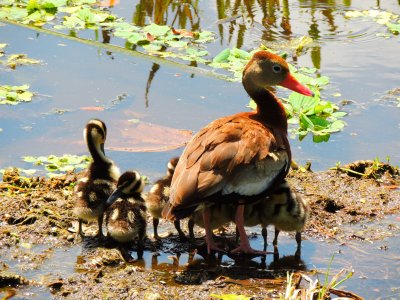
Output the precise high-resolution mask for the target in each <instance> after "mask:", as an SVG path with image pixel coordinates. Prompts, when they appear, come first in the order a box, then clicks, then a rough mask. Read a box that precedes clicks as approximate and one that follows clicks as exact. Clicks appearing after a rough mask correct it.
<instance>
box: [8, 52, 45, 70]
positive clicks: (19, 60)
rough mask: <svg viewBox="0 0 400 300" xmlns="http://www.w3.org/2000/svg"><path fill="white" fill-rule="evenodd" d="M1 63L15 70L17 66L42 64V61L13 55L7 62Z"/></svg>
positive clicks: (22, 55) (24, 55)
mask: <svg viewBox="0 0 400 300" xmlns="http://www.w3.org/2000/svg"><path fill="white" fill-rule="evenodd" d="M0 63H1V64H3V65H6V66H7V67H9V68H11V69H14V70H15V69H16V67H17V66H22V65H34V64H40V63H41V61H40V60H37V59H33V58H28V56H27V55H26V54H12V55H9V56H8V58H7V60H6V61H0Z"/></svg>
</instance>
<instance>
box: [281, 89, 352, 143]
mask: <svg viewBox="0 0 400 300" xmlns="http://www.w3.org/2000/svg"><path fill="white" fill-rule="evenodd" d="M311 89H312V90H313V92H314V94H315V96H314V97H306V96H303V95H301V94H299V93H291V94H290V95H289V97H288V98H287V99H283V100H284V101H285V102H284V106H285V110H286V113H287V116H288V122H289V124H297V125H298V127H297V128H295V129H291V132H292V133H293V134H295V135H298V136H299V139H300V140H303V139H304V138H305V137H306V136H307V135H308V133H312V135H313V141H314V142H316V143H320V142H327V141H328V140H329V138H330V134H331V133H334V132H338V131H341V130H342V129H343V127H344V126H345V122H344V121H342V120H340V118H342V117H344V116H345V115H346V114H347V113H345V112H341V111H338V110H339V107H338V106H336V105H335V104H333V103H331V102H329V101H324V100H321V95H320V91H319V89H318V88H316V87H312V88H311Z"/></svg>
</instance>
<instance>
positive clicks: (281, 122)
mask: <svg viewBox="0 0 400 300" xmlns="http://www.w3.org/2000/svg"><path fill="white" fill-rule="evenodd" d="M243 85H244V87H245V89H246V91H247V93H248V94H249V96H250V97H251V98H252V99H253V100H254V102H256V103H257V112H256V115H257V117H258V118H259V119H260V120H262V121H263V122H264V123H266V124H268V125H271V126H273V127H277V128H282V129H284V130H285V131H287V128H288V124H287V118H286V112H285V108H284V107H283V104H282V102H281V101H280V100H279V99H278V98H276V97H275V95H274V94H273V93H272V92H271V91H269V90H267V89H264V88H262V89H254V88H247V87H246V84H245V83H243Z"/></svg>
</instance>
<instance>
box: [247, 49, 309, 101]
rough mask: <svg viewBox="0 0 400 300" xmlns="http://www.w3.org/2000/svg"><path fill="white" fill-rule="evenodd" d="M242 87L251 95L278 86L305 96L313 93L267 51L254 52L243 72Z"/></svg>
mask: <svg viewBox="0 0 400 300" xmlns="http://www.w3.org/2000/svg"><path fill="white" fill-rule="evenodd" d="M243 85H244V88H245V89H246V91H247V92H248V93H249V94H250V95H252V92H254V91H257V90H263V89H267V88H268V87H270V86H274V85H280V86H283V87H286V88H288V89H290V90H292V91H295V92H297V93H300V94H303V95H305V96H313V95H314V94H313V92H312V91H311V90H310V89H309V88H307V87H306V86H304V85H302V84H301V83H300V82H298V81H297V79H296V78H294V76H293V75H292V74H290V71H289V65H288V64H287V62H286V61H285V60H284V59H283V58H282V57H280V56H279V55H276V54H273V53H271V52H268V51H264V50H262V51H258V52H256V53H255V54H254V55H253V57H252V58H251V59H250V61H249V62H248V63H247V65H246V66H245V68H244V70H243Z"/></svg>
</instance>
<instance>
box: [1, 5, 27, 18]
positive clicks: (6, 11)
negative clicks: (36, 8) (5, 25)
mask: <svg viewBox="0 0 400 300" xmlns="http://www.w3.org/2000/svg"><path fill="white" fill-rule="evenodd" d="M27 15H28V11H27V10H26V9H25V8H21V7H15V6H14V7H4V8H2V9H1V10H0V18H4V19H10V20H15V21H18V20H22V19H23V18H25V17H26V16H27Z"/></svg>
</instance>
